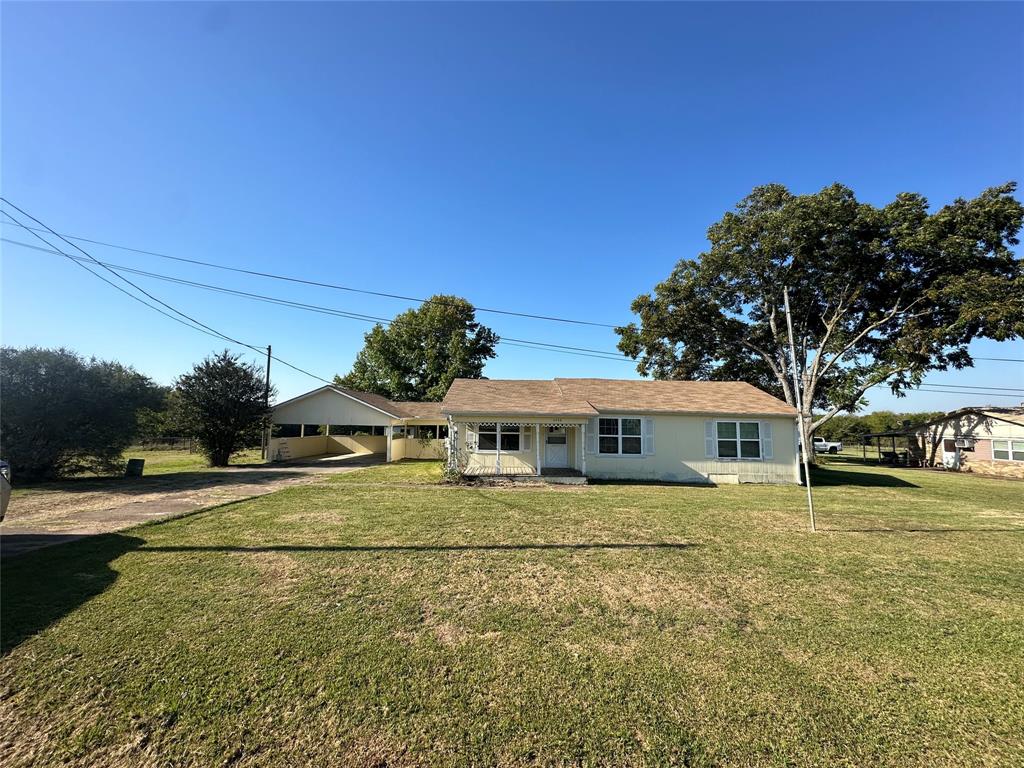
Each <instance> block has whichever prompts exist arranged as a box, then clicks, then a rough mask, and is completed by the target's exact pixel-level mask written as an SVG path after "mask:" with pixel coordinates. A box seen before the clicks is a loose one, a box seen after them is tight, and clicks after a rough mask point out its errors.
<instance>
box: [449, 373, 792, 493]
mask: <svg viewBox="0 0 1024 768" xmlns="http://www.w3.org/2000/svg"><path fill="white" fill-rule="evenodd" d="M441 412H442V413H443V414H444V415H445V416H446V417H447V418H448V422H449V425H450V432H449V452H450V460H451V461H453V462H455V463H457V464H458V466H459V468H460V469H461V471H463V472H464V473H465V474H468V475H544V474H551V475H579V476H581V477H592V478H601V479H620V480H660V481H670V482H683V483H716V484H720V483H797V482H799V480H800V469H799V463H798V457H797V450H796V446H797V426H796V411H795V410H794V409H793V408H792V407H790V406H789V405H787V404H786V403H784V402H783V401H781V400H779V399H777V398H775V397H772V396H771V395H769V394H767V393H765V392H763V391H761V390H759V389H757V388H756V387H753V386H751V385H750V384H746V383H743V382H735V381H729V382H705V381H647V380H643V381H641V380H617V379H554V380H525V381H518V380H490V379H457V380H456V381H455V382H454V383H453V384H452V386H451V388H450V389H449V390H448V393H447V395H445V399H444V401H443V402H442V403H441Z"/></svg>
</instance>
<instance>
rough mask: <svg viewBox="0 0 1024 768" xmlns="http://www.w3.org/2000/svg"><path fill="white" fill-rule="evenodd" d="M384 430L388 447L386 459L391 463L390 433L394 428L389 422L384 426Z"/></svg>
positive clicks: (391, 433)
mask: <svg viewBox="0 0 1024 768" xmlns="http://www.w3.org/2000/svg"><path fill="white" fill-rule="evenodd" d="M384 430H385V434H387V436H388V449H387V459H386V460H387V462H388V463H389V464H390V463H391V437H392V435H393V433H394V430H395V428H394V427H392V426H391V425H390V424H389V425H388V426H386V427H385V428H384Z"/></svg>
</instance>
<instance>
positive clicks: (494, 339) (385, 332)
mask: <svg viewBox="0 0 1024 768" xmlns="http://www.w3.org/2000/svg"><path fill="white" fill-rule="evenodd" d="M364 340H365V343H364V346H363V349H362V351H360V353H359V354H358V355H357V356H356V360H355V363H354V364H353V366H352V370H351V371H350V372H349V373H348V374H346V375H345V376H336V377H335V382H336V383H337V384H339V385H341V386H343V387H349V388H351V389H359V390H362V391H364V392H374V393H376V394H378V395H384V396H385V397H388V398H390V399H392V400H424V401H437V400H441V399H442V398H443V397H444V395H445V392H447V391H448V387H450V386H451V383H452V382H453V381H454V380H455V379H457V378H464V379H478V378H480V376H481V375H482V374H483V370H484V364H485V363H486V362H487V360H488V359H490V358H492V357H494V346H495V345H496V344H497V343H498V336H497V334H495V333H494V331H492V330H491V329H490V328H487V327H486V326H484V325H481V324H480V323H478V322H477V321H476V311H475V310H474V309H473V305H472V304H470V303H469V302H468V301H466V300H465V299H462V298H459V297H458V296H444V295H438V296H431V297H430V298H429V299H428V300H427V301H425V302H423V304H421V305H420V306H419V307H417V308H416V309H410V310H409V311H407V312H403V313H402V314H400V315H398V316H397V317H396V318H395V319H394V320H392V321H391V323H390V324H389V325H388V326H387V327H384V326H383V325H375V326H374V327H373V329H372V330H371V331H370V332H369V333H367V334H366V336H365V337H364Z"/></svg>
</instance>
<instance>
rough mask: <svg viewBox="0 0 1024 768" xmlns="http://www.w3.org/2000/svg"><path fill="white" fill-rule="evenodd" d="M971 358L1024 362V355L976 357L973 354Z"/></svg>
mask: <svg viewBox="0 0 1024 768" xmlns="http://www.w3.org/2000/svg"><path fill="white" fill-rule="evenodd" d="M971 358H972V359H974V360H995V361H996V362H999V363H1024V357H974V355H971Z"/></svg>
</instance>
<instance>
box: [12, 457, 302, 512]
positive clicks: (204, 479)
mask: <svg viewBox="0 0 1024 768" xmlns="http://www.w3.org/2000/svg"><path fill="white" fill-rule="evenodd" d="M308 474H309V473H308V472H303V471H302V470H301V469H280V468H273V469H268V468H267V467H266V466H263V465H257V466H244V467H235V466H231V467H228V468H226V469H220V470H208V471H204V470H191V471H187V472H164V473H162V474H153V475H147V476H145V477H74V478H69V479H67V480H55V481H52V482H47V483H39V484H37V485H23V486H19V488H18V489H19V490H22V489H23V490H24V491H26V492H27V493H26V497H27V496H28V495H30V494H31V495H34V494H45V493H105V492H113V493H120V494H130V495H139V496H144V495H147V494H154V493H169V492H172V491H178V490H201V489H203V488H214V487H217V486H222V485H235V484H252V485H264V484H268V483H276V482H278V481H279V480H287V479H290V478H296V477H304V476H306V475H308ZM17 500H18V499H17V497H15V499H14V500H13V501H12V504H13V503H15V502H17Z"/></svg>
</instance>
